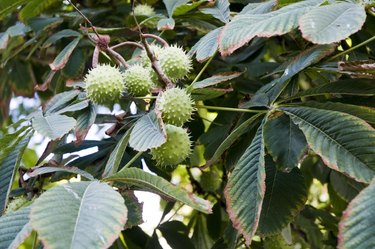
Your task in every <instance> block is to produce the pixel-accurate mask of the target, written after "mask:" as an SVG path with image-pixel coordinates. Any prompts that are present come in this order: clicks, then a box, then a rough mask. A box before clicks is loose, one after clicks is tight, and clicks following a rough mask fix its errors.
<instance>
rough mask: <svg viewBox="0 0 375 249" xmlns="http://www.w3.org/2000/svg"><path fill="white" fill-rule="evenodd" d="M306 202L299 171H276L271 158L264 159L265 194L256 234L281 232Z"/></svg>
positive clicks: (304, 188) (304, 186) (302, 179)
mask: <svg viewBox="0 0 375 249" xmlns="http://www.w3.org/2000/svg"><path fill="white" fill-rule="evenodd" d="M306 200H307V187H306V185H305V180H304V178H303V176H302V174H301V172H300V170H299V169H298V168H294V169H293V170H292V171H291V172H289V173H286V172H281V171H278V170H277V169H276V165H275V163H274V162H273V161H272V159H271V157H269V156H268V157H266V193H265V195H264V200H263V205H262V212H261V214H260V220H259V227H258V231H257V233H259V234H261V235H270V234H276V233H279V232H281V230H282V229H283V228H284V227H285V226H286V225H287V224H288V223H290V222H291V221H292V220H293V219H294V217H295V216H296V215H297V214H298V213H299V211H300V210H301V209H302V208H303V207H304V205H305V202H306Z"/></svg>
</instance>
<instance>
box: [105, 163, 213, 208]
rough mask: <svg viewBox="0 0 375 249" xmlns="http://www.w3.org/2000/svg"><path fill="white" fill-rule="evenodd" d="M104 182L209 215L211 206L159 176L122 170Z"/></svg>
mask: <svg viewBox="0 0 375 249" xmlns="http://www.w3.org/2000/svg"><path fill="white" fill-rule="evenodd" d="M103 180H104V181H114V182H123V183H126V184H129V185H134V186H137V187H139V188H141V189H142V190H146V191H150V192H153V193H156V194H158V195H161V196H164V197H167V198H170V199H173V200H177V201H180V202H182V203H184V204H186V205H188V206H190V207H192V208H195V209H197V210H199V211H201V212H203V213H210V212H211V208H212V204H211V202H209V201H206V200H204V199H201V198H199V197H197V196H196V195H194V194H192V193H188V192H186V191H185V190H183V189H181V188H179V187H177V186H175V185H173V184H172V183H170V182H168V181H166V180H165V179H164V178H161V177H159V176H154V175H151V174H150V173H147V172H145V171H143V170H141V169H138V168H124V169H122V170H120V171H119V172H118V173H116V174H114V175H112V176H109V177H107V178H104V179H103Z"/></svg>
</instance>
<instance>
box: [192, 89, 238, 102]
mask: <svg viewBox="0 0 375 249" xmlns="http://www.w3.org/2000/svg"><path fill="white" fill-rule="evenodd" d="M231 91H233V89H232V88H229V89H223V88H209V87H208V88H198V89H194V90H193V91H192V98H193V99H194V100H208V99H214V98H217V97H220V96H222V95H224V94H226V93H228V92H231Z"/></svg>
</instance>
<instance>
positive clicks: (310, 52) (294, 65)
mask: <svg viewBox="0 0 375 249" xmlns="http://www.w3.org/2000/svg"><path fill="white" fill-rule="evenodd" d="M335 47H336V46H335V45H321V46H314V47H311V48H309V49H307V50H304V51H303V52H301V53H300V54H299V55H297V56H296V57H294V58H293V59H291V61H290V62H289V63H288V64H287V66H286V68H285V70H284V73H283V75H281V77H280V78H277V79H275V80H273V81H271V82H270V83H268V84H266V85H264V86H263V87H261V88H260V89H259V90H258V91H257V92H256V93H255V95H254V96H253V97H252V99H251V100H250V101H249V102H246V103H244V104H242V105H241V106H242V107H245V108H249V107H252V106H268V105H269V104H271V103H273V102H274V101H275V100H276V99H277V97H278V96H279V95H280V94H281V92H282V91H283V90H284V89H285V87H286V86H287V84H288V83H289V80H290V79H291V78H292V77H293V76H294V75H296V74H297V73H299V72H301V71H302V70H303V69H305V68H307V67H309V66H310V65H312V64H314V63H317V62H318V61H320V60H321V59H323V58H324V57H326V56H327V55H328V54H330V53H332V52H333V51H334V49H335Z"/></svg>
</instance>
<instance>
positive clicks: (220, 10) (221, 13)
mask: <svg viewBox="0 0 375 249" xmlns="http://www.w3.org/2000/svg"><path fill="white" fill-rule="evenodd" d="M201 11H202V12H203V13H205V14H210V15H212V16H213V17H215V18H216V19H218V20H220V21H222V22H223V23H228V22H229V18H230V10H229V1H228V0H216V1H215V5H214V6H213V7H211V8H205V9H202V10H201Z"/></svg>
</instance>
